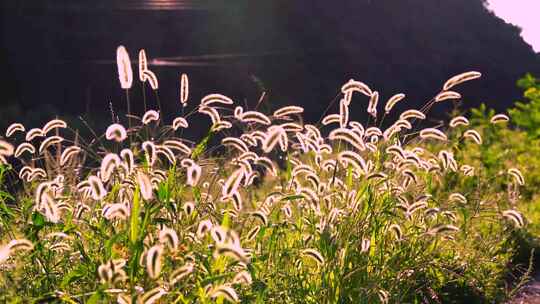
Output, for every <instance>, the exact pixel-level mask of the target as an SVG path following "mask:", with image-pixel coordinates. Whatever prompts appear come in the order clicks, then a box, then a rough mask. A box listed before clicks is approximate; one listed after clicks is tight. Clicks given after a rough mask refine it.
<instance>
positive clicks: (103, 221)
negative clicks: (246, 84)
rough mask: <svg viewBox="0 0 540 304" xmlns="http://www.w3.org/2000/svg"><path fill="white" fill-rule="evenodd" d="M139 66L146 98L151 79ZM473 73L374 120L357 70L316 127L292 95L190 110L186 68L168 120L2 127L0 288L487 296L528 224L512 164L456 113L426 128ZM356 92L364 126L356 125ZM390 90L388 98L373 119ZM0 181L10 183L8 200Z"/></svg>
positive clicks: (215, 102)
mask: <svg viewBox="0 0 540 304" xmlns="http://www.w3.org/2000/svg"><path fill="white" fill-rule="evenodd" d="M122 56H124V57H125V56H127V52H122ZM122 56H120V57H122ZM124 57H122V58H121V63H122V64H119V72H120V79H121V80H123V82H122V88H123V89H126V90H129V87H130V82H127V81H126V79H127V80H132V79H133V76H132V75H124V74H123V73H131V69H130V68H129V69H128V68H126V67H125V64H126V62H129V60H128V59H126V58H124ZM120 67H122V68H120ZM139 70H140V72H141V73H142V76H141V78H140V80H141V81H143V82H147V81H151V83H150V87H151V88H152V89H153V90H154V91H156V90H157V87H158V86H157V78H156V77H155V75H154V74H153V73H150V72H148V70H147V67H144V66H143V67H142V68H141V67H140V69H139ZM145 75H146V76H145ZM148 75H153V76H152V77H149V76H148ZM479 76H480V75H479V73H476V72H470V73H465V74H462V75H458V76H456V77H453V78H451V79H450V80H449V81H448V82H447V83H446V84H445V85H444V88H443V90H442V91H441V92H440V93H439V94H437V96H436V97H435V98H434V99H433V100H432V101H430V102H428V103H427V104H426V106H425V107H423V108H422V109H420V110H409V111H406V112H404V113H402V114H401V115H400V119H398V120H397V121H396V122H395V123H393V124H392V125H391V126H390V127H389V128H386V129H384V130H382V129H380V124H378V123H379V120H380V116H381V115H379V114H378V112H377V109H378V102H379V100H378V93H377V92H376V91H372V90H371V88H369V87H368V86H367V85H365V84H364V83H362V82H359V81H354V80H351V81H349V82H348V83H346V84H345V85H344V86H343V87H342V93H343V98H342V99H341V101H340V105H339V110H338V113H335V114H329V115H327V116H325V117H324V119H323V120H322V123H323V124H322V125H313V124H304V123H303V122H302V118H301V114H302V112H303V109H302V108H301V107H296V106H289V107H284V108H281V109H278V110H276V111H275V112H273V114H271V115H267V114H264V113H261V112H258V111H256V110H249V109H244V108H243V107H241V106H235V105H234V102H233V100H232V99H230V98H229V97H227V96H224V95H220V94H210V95H208V96H206V97H204V98H203V99H202V101H201V103H200V104H196V105H191V104H190V102H188V101H189V98H188V93H187V91H186V90H187V89H188V88H187V79H186V78H184V77H182V78H183V80H182V92H181V96H182V100H181V101H182V109H183V110H182V111H184V110H186V114H185V115H183V116H181V117H177V118H176V119H175V120H174V121H172V122H171V123H167V122H165V121H163V119H162V115H161V114H162V113H160V112H159V111H155V110H149V111H147V112H146V113H145V114H144V115H143V117H142V118H137V117H135V116H130V121H131V123H132V126H131V127H130V128H129V127H128V128H127V129H125V128H124V127H123V125H122V124H121V122H120V121H118V120H115V121H113V122H112V125H111V126H110V127H109V128H108V129H107V131H106V132H105V134H103V135H99V134H96V135H95V138H93V139H91V140H86V139H84V138H80V137H79V136H77V133H76V132H74V131H73V130H71V129H70V128H69V127H68V125H67V124H66V123H65V122H63V121H62V120H59V119H56V120H53V121H51V122H49V123H47V124H46V125H45V126H43V127H42V128H41V129H31V130H26V128H25V127H24V126H22V125H12V126H11V127H10V129H9V130H8V132H7V134H6V139H5V140H2V141H1V142H0V146H1V148H0V155H2V157H3V159H4V160H5V165H4V166H3V167H2V171H0V173H1V174H0V177H2V181H3V183H2V184H3V185H4V190H5V191H4V192H2V193H3V194H2V195H0V199H1V202H2V205H1V207H2V208H1V209H0V210H1V213H0V215H1V219H2V221H1V225H0V232H2V234H1V235H2V244H3V245H2V247H1V249H0V263H1V265H2V271H1V275H0V291H1V293H0V294H1V296H0V297H1V298H2V300H5V301H10V302H31V301H38V302H39V301H41V302H44V301H56V302H69V303H79V302H89V303H98V302H118V303H145V304H148V303H158V302H161V303H192V302H198V303H214V302H217V303H224V302H244V303H376V302H380V303H396V302H399V303H401V302H410V303H422V302H433V303H452V302H460V301H465V300H466V301H469V302H494V301H501V300H503V299H504V298H505V297H506V295H507V291H508V290H509V288H508V286H506V285H505V284H506V282H507V277H508V275H509V274H510V273H511V271H510V270H509V268H508V267H507V266H508V264H509V263H510V261H511V259H512V257H513V256H514V250H513V248H514V241H513V238H512V236H513V235H514V234H515V233H518V232H519V231H521V230H522V229H524V228H523V227H524V226H525V225H526V224H527V220H526V219H525V218H524V217H523V216H522V214H521V213H520V212H519V211H518V210H517V206H518V203H519V196H520V193H521V189H522V188H523V187H524V185H523V183H522V180H521V179H520V178H521V177H522V173H521V171H520V170H519V168H514V167H512V168H506V169H505V170H504V171H502V172H499V173H497V174H493V175H486V174H487V173H486V172H489V171H486V170H489V169H490V167H489V166H487V165H485V164H483V163H474V162H472V161H471V162H469V160H471V159H472V158H473V156H471V155H469V154H468V152H465V151H468V150H464V149H463V148H462V147H463V145H470V144H474V145H477V146H479V147H482V146H483V145H484V144H485V141H486V139H485V138H482V136H481V134H480V133H478V132H477V131H476V130H474V129H472V128H469V127H467V126H466V123H468V121H467V119H465V118H460V119H458V120H455V121H453V122H452V123H451V125H452V127H451V128H450V129H456V128H460V130H463V132H454V131H448V128H447V127H443V126H430V125H428V123H425V122H424V121H425V118H426V115H427V114H428V112H429V110H430V109H431V107H432V106H434V105H436V104H437V103H439V102H447V101H448V100H451V99H456V98H459V97H460V94H459V93H457V92H455V91H452V90H453V89H454V87H456V86H457V85H459V84H460V83H462V82H464V81H468V80H472V79H474V78H478V77H479ZM128 84H129V85H128ZM126 92H127V91H126ZM126 96H129V95H128V94H126ZM156 98H157V92H156ZM362 98H365V99H366V100H367V101H368V113H369V115H370V117H371V118H370V121H371V123H370V122H368V123H364V124H362V123H360V122H358V121H355V120H353V112H352V111H350V109H351V108H353V107H358V105H360V104H361V99H362ZM403 98H404V95H402V94H398V95H396V96H395V97H393V98H392V99H391V102H390V104H386V106H385V107H384V109H385V113H384V116H387V115H391V111H392V108H393V105H395V104H396V103H397V102H400V100H402V99H403ZM189 107H192V110H191V111H189ZM197 113H198V114H197ZM194 115H205V116H208V117H209V118H210V120H211V121H212V123H211V124H210V126H209V129H210V131H209V133H208V135H207V136H206V137H205V138H202V139H199V140H198V141H195V142H192V141H188V140H186V139H184V138H182V130H183V129H185V128H189V125H190V123H193V120H192V119H191V118H192V117H193V116H194ZM199 123H200V121H199ZM216 139H217V140H220V144H219V145H217V146H212V142H213V141H215V140H216ZM480 149H481V148H480ZM276 155H280V156H281V157H277V156H276ZM510 169H511V170H510ZM502 184H504V185H506V187H501V185H502ZM6 185H10V186H11V187H10V189H15V188H17V189H18V190H17V191H16V192H14V193H12V194H11V195H10V194H8V193H7V192H6V191H7V190H6V189H7V188H6Z"/></svg>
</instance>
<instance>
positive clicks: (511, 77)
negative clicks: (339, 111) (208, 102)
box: [1, 0, 540, 120]
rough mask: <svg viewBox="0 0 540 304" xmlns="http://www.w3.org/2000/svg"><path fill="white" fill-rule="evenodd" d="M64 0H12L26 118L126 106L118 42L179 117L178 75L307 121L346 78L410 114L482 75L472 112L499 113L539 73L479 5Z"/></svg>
mask: <svg viewBox="0 0 540 304" xmlns="http://www.w3.org/2000/svg"><path fill="white" fill-rule="evenodd" d="M64 1H65V2H66V5H62V2H61V1H60V2H59V1H49V2H50V3H49V4H47V3H45V4H43V3H42V2H38V1H30V0H8V1H4V2H3V5H4V6H5V7H4V9H3V10H2V11H3V13H2V14H3V16H2V23H3V24H2V28H3V36H2V48H3V49H4V52H2V53H1V56H2V58H1V61H2V65H3V66H5V67H6V69H7V71H8V73H3V74H2V78H3V79H2V82H3V83H9V84H10V85H9V87H10V88H9V89H8V90H7V91H6V92H5V94H6V96H8V97H9V99H10V100H12V101H11V102H12V103H19V104H21V105H22V109H23V110H25V109H29V108H32V107H34V106H35V105H36V104H52V105H53V106H54V107H56V108H60V110H61V111H65V112H71V113H80V112H85V111H90V112H92V111H99V112H102V111H103V110H104V109H107V108H108V103H109V102H112V104H113V106H114V107H115V108H116V109H122V107H123V106H124V104H125V102H124V101H123V100H122V96H123V92H121V90H120V86H119V84H118V83H117V81H116V80H117V76H116V70H115V69H116V66H115V63H114V61H113V60H114V59H115V49H116V47H117V45H119V44H123V45H125V46H126V47H127V49H128V50H129V51H130V53H131V56H132V59H136V54H137V51H138V49H139V48H145V49H146V50H147V54H148V56H149V58H150V59H151V58H159V59H161V61H159V62H157V63H159V64H153V63H152V62H150V68H152V69H153V70H154V71H155V72H156V74H157V75H158V77H159V79H160V88H162V89H161V90H160V97H161V102H162V104H164V107H165V109H167V110H170V111H175V109H176V110H177V109H178V101H177V100H178V96H177V95H178V75H179V73H181V72H186V73H188V74H189V75H190V77H191V81H190V83H191V84H192V90H191V92H192V99H191V100H192V103H198V100H200V97H201V96H203V95H204V94H206V93H210V92H222V93H224V94H227V95H229V96H232V97H234V98H235V99H237V100H238V101H239V102H242V103H243V100H244V99H245V100H246V102H247V103H248V104H255V103H256V102H257V99H258V97H259V95H260V94H261V91H263V90H265V91H267V94H268V96H269V97H270V98H269V99H268V104H269V105H270V106H278V105H284V104H299V105H303V106H305V107H306V109H307V118H308V119H312V120H317V119H318V118H319V116H320V113H321V112H322V111H323V110H324V109H325V108H326V106H327V105H328V104H329V103H330V101H331V100H332V99H333V98H334V97H335V95H336V93H337V90H338V89H339V87H340V86H341V84H343V83H344V82H346V81H347V80H348V79H350V78H354V79H357V80H362V81H364V82H366V83H367V84H368V85H370V86H371V87H372V88H373V89H374V90H378V91H380V92H381V94H382V98H381V99H382V100H385V99H386V98H388V97H389V96H391V95H393V94H395V93H398V92H404V93H406V94H407V99H406V101H405V102H404V103H403V104H402V108H401V109H405V107H407V108H417V107H419V106H420V105H421V104H423V103H424V102H425V101H427V100H428V99H429V98H430V97H432V96H433V95H434V94H436V93H437V92H438V89H439V88H440V87H441V85H442V84H443V83H444V81H445V80H446V79H447V78H449V77H450V76H452V75H454V74H457V73H461V72H464V71H468V70H478V71H481V72H482V73H483V74H484V75H485V76H484V77H483V79H482V80H481V81H477V82H474V83H471V84H467V85H464V86H463V88H462V90H461V92H462V93H463V94H464V96H466V98H465V100H464V105H465V106H468V105H473V106H474V105H478V104H479V103H480V102H486V103H488V104H489V105H490V106H491V107H495V108H496V109H498V110H503V109H504V108H506V107H508V106H509V105H511V104H512V102H513V101H514V100H516V99H517V98H519V97H520V91H519V89H517V88H516V87H515V81H516V80H517V79H518V78H520V77H521V76H522V75H523V74H524V73H525V72H533V73H537V74H538V73H540V59H539V57H540V56H539V55H538V54H535V53H534V52H533V50H532V48H531V47H530V46H529V45H528V44H526V43H525V42H524V41H523V39H522V38H521V37H520V35H519V29H518V28H516V27H514V26H512V25H509V24H506V23H505V22H504V21H503V20H501V19H499V18H498V17H496V16H495V15H493V14H492V13H491V12H489V11H488V10H487V9H486V8H485V6H484V4H483V1H482V0H452V1H448V0H429V1H428V0H399V1H396V0H343V1H339V2H338V3H336V2H329V1H326V0H298V1H289V0H272V1H257V2H254V1H248V0H234V1H224V0H223V1H217V0H216V1H202V0H191V1H187V0H186V1H181V0H168V1H163V0H147V2H146V4H145V1H143V0H130V1H126V2H121V1H93V2H92V5H88V3H89V2H88V1H83V0H71V1H66V0H64ZM36 3H41V4H36ZM122 3H124V4H122ZM126 3H127V4H126ZM163 3H165V4H163ZM167 3H168V4H167ZM68 4H69V5H68ZM200 55H212V56H200ZM135 70H136V69H135ZM136 91H137V92H140V89H139V88H138V87H137V90H136ZM137 94H139V93H137ZM137 94H135V93H134V94H133V95H137ZM133 98H134V99H135V100H136V99H137V97H136V96H134V97H133ZM135 103H137V102H135ZM365 103H367V101H364V100H362V99H361V98H358V104H359V105H358V106H357V108H356V109H354V107H353V109H352V110H353V111H355V112H356V115H365ZM4 104H6V102H4V103H3V105H4ZM447 109H448V106H446V107H445V106H442V107H439V108H437V109H435V110H436V111H438V113H439V114H440V116H443V114H442V113H443V112H444V111H445V110H447Z"/></svg>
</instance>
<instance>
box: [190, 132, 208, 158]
mask: <svg viewBox="0 0 540 304" xmlns="http://www.w3.org/2000/svg"><path fill="white" fill-rule="evenodd" d="M213 136H214V131H212V130H210V131H208V134H207V135H206V136H205V137H204V138H203V140H201V142H200V143H199V144H198V145H197V146H196V147H195V149H193V152H191V159H193V160H197V158H198V157H199V156H200V155H201V154H202V153H203V152H204V150H206V147H207V146H208V142H209V141H210V139H212V137H213Z"/></svg>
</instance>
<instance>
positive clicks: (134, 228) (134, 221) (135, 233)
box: [129, 188, 141, 244]
mask: <svg viewBox="0 0 540 304" xmlns="http://www.w3.org/2000/svg"><path fill="white" fill-rule="evenodd" d="M140 209H141V200H140V198H139V189H138V188H137V189H135V192H134V193H133V206H132V207H131V218H130V221H129V222H130V227H129V240H130V241H131V243H133V244H134V243H135V242H137V239H138V237H139V222H140V219H139V213H140Z"/></svg>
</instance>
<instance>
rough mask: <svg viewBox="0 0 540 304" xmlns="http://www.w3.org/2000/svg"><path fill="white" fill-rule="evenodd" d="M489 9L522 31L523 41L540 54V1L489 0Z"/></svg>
mask: <svg viewBox="0 0 540 304" xmlns="http://www.w3.org/2000/svg"><path fill="white" fill-rule="evenodd" d="M488 2H489V8H490V9H491V10H493V11H494V12H495V14H496V15H497V16H499V17H501V18H503V19H504V20H505V21H506V22H508V23H512V24H515V25H517V26H519V27H520V28H521V29H522V32H521V35H522V36H523V39H525V41H527V43H529V44H530V45H532V46H533V48H534V50H535V51H536V52H540V0H488Z"/></svg>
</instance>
